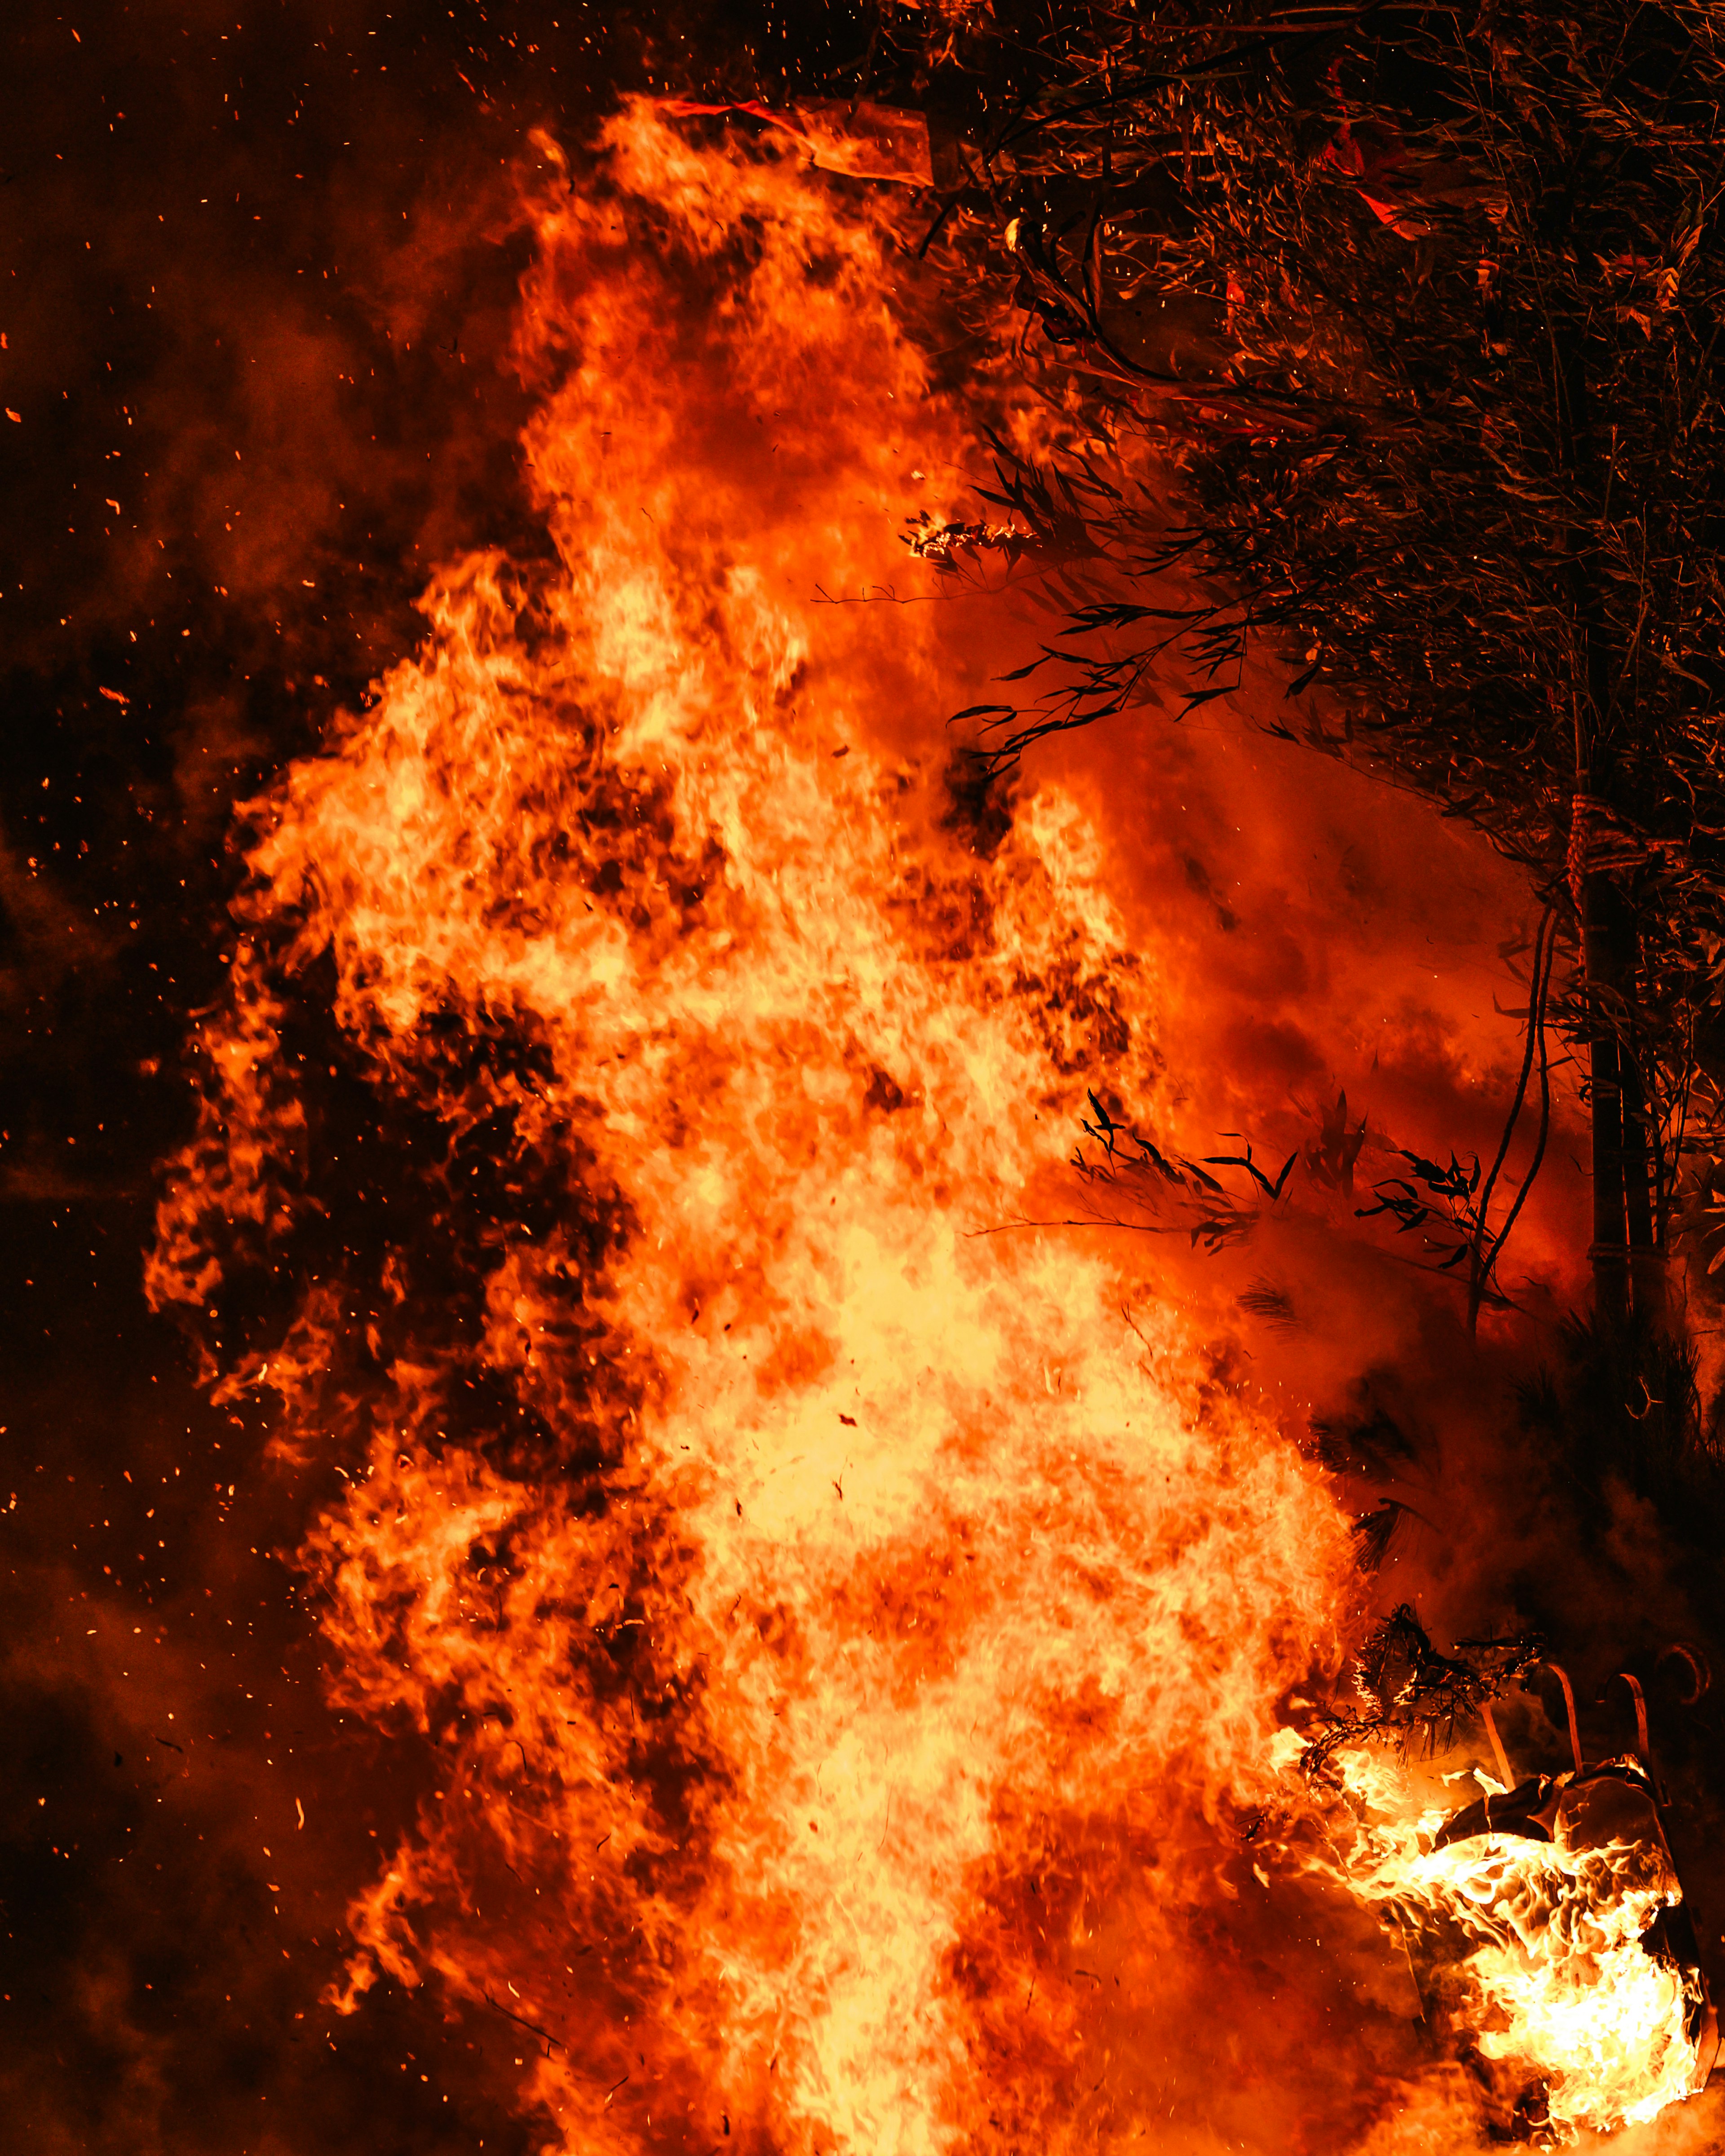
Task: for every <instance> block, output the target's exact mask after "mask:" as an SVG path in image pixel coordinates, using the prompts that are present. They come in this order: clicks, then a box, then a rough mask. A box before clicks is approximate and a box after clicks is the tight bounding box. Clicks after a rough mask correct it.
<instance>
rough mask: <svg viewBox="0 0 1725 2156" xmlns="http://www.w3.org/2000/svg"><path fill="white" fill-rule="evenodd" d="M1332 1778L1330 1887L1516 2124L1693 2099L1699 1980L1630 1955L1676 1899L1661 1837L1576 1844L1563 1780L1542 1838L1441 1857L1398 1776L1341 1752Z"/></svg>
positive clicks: (1591, 1838) (1468, 1842) (1648, 2109)
mask: <svg viewBox="0 0 1725 2156" xmlns="http://www.w3.org/2000/svg"><path fill="white" fill-rule="evenodd" d="M1283 1749H1284V1750H1286V1740H1284V1743H1283ZM1605 1771H1606V1774H1608V1776H1609V1775H1611V1774H1613V1772H1614V1770H1613V1769H1610V1768H1608V1769H1607V1770H1605ZM1481 1779H1482V1781H1484V1782H1485V1786H1486V1789H1487V1793H1488V1795H1491V1794H1495V1795H1497V1796H1498V1797H1500V1798H1501V1797H1503V1796H1506V1795H1507V1792H1506V1791H1505V1790H1504V1789H1502V1785H1501V1784H1498V1783H1496V1782H1491V1781H1490V1780H1489V1779H1486V1778H1483V1777H1482V1778H1481ZM1343 1784H1344V1787H1345V1789H1346V1790H1347V1792H1348V1796H1349V1798H1350V1799H1351V1800H1352V1803H1353V1806H1354V1807H1355V1808H1356V1822H1355V1824H1354V1825H1353V1830H1352V1832H1351V1834H1348V1835H1344V1837H1343V1840H1344V1842H1345V1844H1346V1847H1345V1854H1344V1856H1343V1859H1342V1861H1341V1864H1340V1866H1339V1872H1340V1876H1342V1877H1343V1879H1344V1880H1345V1881H1346V1883H1347V1885H1348V1887H1349V1888H1350V1889H1351V1891H1352V1892H1354V1893H1356V1894H1358V1895H1359V1896H1361V1897H1363V1899H1364V1900H1366V1901H1367V1902H1371V1903H1373V1904H1376V1905H1378V1906H1380V1907H1382V1908H1383V1909H1384V1912H1386V1916H1387V1917H1388V1918H1389V1921H1390V1922H1392V1923H1393V1924H1394V1927H1395V1928H1397V1929H1398V1930H1399V1932H1400V1933H1401V1934H1402V1936H1403V1937H1404V1938H1405V1939H1406V1940H1407V1941H1408V1942H1409V1954H1410V1958H1411V1959H1412V1960H1414V1962H1416V1963H1420V1964H1421V1965H1423V1968H1424V1970H1425V1982H1424V1984H1423V1986H1422V1989H1425V1992H1426V1993H1427V1995H1428V1997H1429V1999H1430V2004H1431V2008H1432V2010H1433V2011H1434V2013H1435V2015H1436V2016H1437V2018H1438V2019H1439V2020H1440V2022H1441V2023H1442V2024H1444V2025H1446V2026H1447V2027H1448V2028H1449V2029H1450V2030H1452V2031H1455V2032H1457V2033H1458V2034H1461V2035H1463V2036H1464V2037H1465V2040H1466V2041H1467V2042H1469V2043H1471V2046H1472V2047H1473V2048H1474V2049H1475V2050H1476V2051H1477V2053H1478V2055H1479V2056H1480V2057H1481V2058H1482V2059H1484V2060H1486V2061H1502V2062H1504V2064H1505V2066H1507V2068H1508V2069H1509V2070H1510V2071H1509V2073H1508V2074H1507V2076H1506V2080H1505V2086H1506V2087H1509V2086H1511V2085H1512V2084H1515V2083H1517V2082H1519V2083H1521V2084H1522V2085H1524V2086H1525V2088H1526V2090H1527V2092H1528V2093H1529V2096H1530V2097H1531V2102H1530V2103H1525V2102H1524V2116H1528V2114H1529V2113H1531V2116H1528V2123H1531V2124H1535V2125H1538V2126H1542V2127H1543V2128H1546V2129H1547V2130H1548V2132H1549V2133H1550V2134H1551V2135H1553V2137H1555V2138H1560V2139H1573V2138H1574V2137H1575V2136H1576V2135H1577V2134H1578V2133H1585V2132H1594V2133H1598V2132H1607V2131H1609V2130H1610V2129H1612V2128H1615V2127H1619V2126H1623V2125H1634V2124H1639V2123H1644V2122H1645V2121H1646V2120H1649V2119H1651V2118H1653V2117H1656V2116H1657V2115H1658V2113H1659V2112H1661V2111H1663V2110H1665V2109H1666V2107H1667V2106H1669V2105H1671V2104H1672V2103H1675V2102H1680V2101H1681V2099H1683V2098H1685V2097H1687V2096H1689V2095H1690V2094H1692V2092H1693V2090H1694V2087H1695V2085H1696V2067H1697V2038H1696V2033H1695V2024H1696V2020H1697V2010H1698V2009H1699V2007H1700V2005H1701V2003H1702V2000H1701V1994H1700V1989H1699V1985H1698V1982H1697V1978H1696V1976H1695V1974H1694V1972H1693V1971H1692V1970H1690V1969H1686V1968H1684V1967H1682V1966H1681V1965H1680V1964H1679V1963H1678V1962H1677V1961H1676V1958H1674V1957H1672V1956H1671V1955H1669V1954H1665V1953H1657V1952H1655V1951H1652V1950H1651V1949H1650V1947H1649V1946H1646V1945H1644V1944H1643V1940H1644V1938H1645V1936H1646V1935H1647V1934H1648V1933H1649V1931H1650V1928H1651V1927H1652V1926H1653V1925H1654V1924H1655V1923H1656V1920H1657V1919H1658V1918H1659V1917H1660V1916H1661V1913H1662V1912H1665V1911H1667V1910H1672V1909H1675V1908H1676V1907H1677V1906H1678V1905H1679V1903H1681V1900H1682V1889H1681V1886H1680V1885H1679V1883H1678V1881H1677V1878H1676V1874H1675V1872H1674V1871H1672V1869H1671V1861H1670V1858H1669V1856H1668V1855H1667V1853H1666V1850H1665V1847H1664V1845H1663V1840H1662V1838H1654V1837H1650V1836H1645V1835H1644V1836H1642V1837H1640V1838H1637V1839H1630V1838H1628V1837H1626V1836H1625V1835H1621V1834H1620V1833H1607V1834H1605V1835H1599V1834H1598V1832H1597V1822H1595V1823H1594V1825H1595V1833H1594V1835H1589V1820H1588V1816H1587V1810H1586V1797H1587V1792H1588V1789H1589V1784H1587V1783H1585V1782H1581V1781H1575V1782H1573V1783H1568V1786H1566V1787H1564V1788H1563V1789H1561V1791H1560V1792H1559V1793H1558V1794H1556V1795H1555V1796H1554V1798H1553V1806H1554V1816H1553V1821H1552V1838H1551V1839H1550V1840H1538V1839H1534V1838H1532V1836H1530V1835H1524V1834H1517V1833H1508V1832H1502V1831H1499V1832H1492V1831H1490V1830H1487V1831H1486V1832H1485V1833H1481V1834H1472V1835H1466V1836H1463V1837H1461V1838H1460V1839H1455V1840H1449V1841H1448V1842H1447V1843H1445V1840H1444V1838H1443V1830H1444V1828H1445V1825H1446V1823H1447V1821H1448V1819H1449V1816H1450V1815H1448V1814H1447V1813H1446V1812H1445V1810H1443V1809H1427V1810H1425V1811H1424V1812H1422V1813H1420V1814H1419V1815H1418V1816H1414V1815H1412V1814H1411V1812H1410V1809H1409V1800H1410V1796H1411V1792H1410V1790H1409V1786H1408V1780H1407V1777H1406V1776H1405V1775H1404V1774H1401V1773H1399V1772H1398V1771H1397V1770H1396V1769H1395V1768H1394V1767H1392V1766H1391V1765H1390V1764H1389V1763H1388V1762H1386V1761H1384V1759H1382V1758H1373V1757H1372V1756H1370V1755H1368V1754H1363V1753H1352V1754H1349V1755H1347V1756H1346V1758H1344V1760H1343ZM1625 1786H1626V1787H1629V1788H1630V1789H1633V1786H1634V1784H1633V1783H1632V1782H1630V1783H1626V1784H1625ZM1609 1788H1610V1789H1613V1790H1614V1791H1615V1790H1616V1789H1617V1788H1618V1784H1617V1783H1616V1782H1615V1779H1614V1780H1611V1781H1610V1782H1609ZM1566 1799H1568V1801H1566ZM1577 1799H1579V1801H1577ZM1654 1834H1655V1836H1656V1830H1654Z"/></svg>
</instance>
